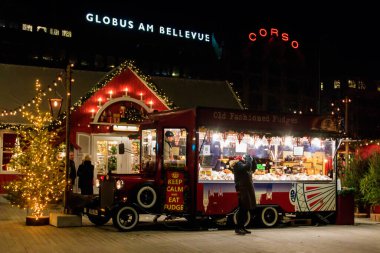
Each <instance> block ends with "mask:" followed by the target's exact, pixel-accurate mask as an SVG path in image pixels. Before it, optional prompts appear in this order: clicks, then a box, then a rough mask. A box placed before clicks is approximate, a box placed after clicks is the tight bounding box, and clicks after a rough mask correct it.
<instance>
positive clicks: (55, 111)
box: [49, 98, 62, 119]
mask: <svg viewBox="0 0 380 253" xmlns="http://www.w3.org/2000/svg"><path fill="white" fill-rule="evenodd" d="M49 107H50V113H51V116H52V117H53V119H54V118H57V117H58V116H59V114H60V113H61V108H62V98H49Z"/></svg>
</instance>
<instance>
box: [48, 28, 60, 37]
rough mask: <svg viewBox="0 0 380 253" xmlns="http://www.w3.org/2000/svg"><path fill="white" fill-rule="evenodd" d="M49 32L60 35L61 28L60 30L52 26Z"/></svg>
mask: <svg viewBox="0 0 380 253" xmlns="http://www.w3.org/2000/svg"><path fill="white" fill-rule="evenodd" d="M49 33H50V34H51V35H55V36H59V30H58V29H55V28H50V31H49Z"/></svg>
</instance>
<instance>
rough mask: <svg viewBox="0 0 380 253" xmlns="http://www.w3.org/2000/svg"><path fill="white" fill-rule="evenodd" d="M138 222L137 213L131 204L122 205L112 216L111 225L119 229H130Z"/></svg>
mask: <svg viewBox="0 0 380 253" xmlns="http://www.w3.org/2000/svg"><path fill="white" fill-rule="evenodd" d="M138 222H139V214H138V213H137V211H136V209H135V208H134V207H132V206H123V207H121V208H119V209H118V210H117V211H116V212H115V213H114V215H113V216H112V223H113V225H114V226H115V227H116V228H117V229H119V230H120V231H129V230H132V229H133V228H134V227H135V226H136V225H137V223H138Z"/></svg>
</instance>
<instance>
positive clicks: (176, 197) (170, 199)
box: [164, 171, 184, 212]
mask: <svg viewBox="0 0 380 253" xmlns="http://www.w3.org/2000/svg"><path fill="white" fill-rule="evenodd" d="M166 178H167V179H166V199H165V205H164V209H165V210H167V211H171V212H183V211H184V196H183V189H184V173H183V172H180V171H167V175H166Z"/></svg>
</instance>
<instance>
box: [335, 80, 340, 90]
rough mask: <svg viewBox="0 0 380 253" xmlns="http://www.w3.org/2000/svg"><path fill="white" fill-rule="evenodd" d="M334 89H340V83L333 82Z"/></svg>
mask: <svg viewBox="0 0 380 253" xmlns="http://www.w3.org/2000/svg"><path fill="white" fill-rule="evenodd" d="M334 89H340V81H339V80H334Z"/></svg>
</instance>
